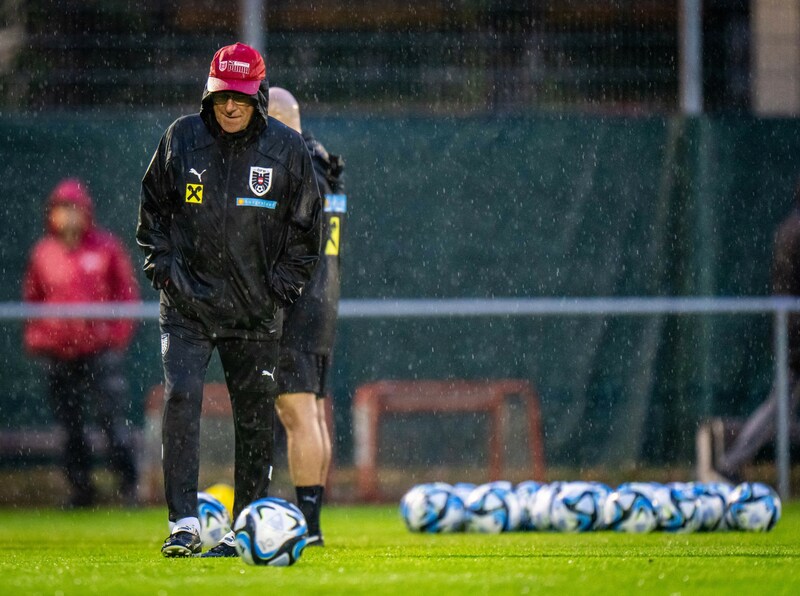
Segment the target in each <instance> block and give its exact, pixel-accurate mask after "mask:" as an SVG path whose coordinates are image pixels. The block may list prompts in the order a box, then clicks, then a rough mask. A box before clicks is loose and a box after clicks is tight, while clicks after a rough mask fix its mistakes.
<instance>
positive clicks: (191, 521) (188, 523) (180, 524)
mask: <svg viewBox="0 0 800 596" xmlns="http://www.w3.org/2000/svg"><path fill="white" fill-rule="evenodd" d="M178 530H180V531H182V532H185V531H186V530H189V531H191V532H193V533H195V534H200V520H199V519H197V518H196V517H182V518H181V519H179V520H178V521H176V522H175V525H174V526H172V528H171V529H170V533H174V532H175V531H178Z"/></svg>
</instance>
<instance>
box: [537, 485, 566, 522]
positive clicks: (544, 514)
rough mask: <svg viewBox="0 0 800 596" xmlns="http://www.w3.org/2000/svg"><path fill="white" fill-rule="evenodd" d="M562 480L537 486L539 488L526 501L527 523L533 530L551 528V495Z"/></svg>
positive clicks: (554, 493)
mask: <svg viewBox="0 0 800 596" xmlns="http://www.w3.org/2000/svg"><path fill="white" fill-rule="evenodd" d="M562 484H564V483H563V482H558V481H556V482H551V483H550V484H545V485H543V486H540V487H539V490H537V491H536V493H535V494H534V495H533V497H532V498H531V499H530V500H529V501H528V523H529V524H530V526H531V528H532V529H534V530H539V531H545V530H552V529H553V526H552V525H551V523H550V521H551V520H550V506H551V505H552V504H553V497H554V496H555V495H556V493H557V492H558V489H559V488H560V487H561V485H562Z"/></svg>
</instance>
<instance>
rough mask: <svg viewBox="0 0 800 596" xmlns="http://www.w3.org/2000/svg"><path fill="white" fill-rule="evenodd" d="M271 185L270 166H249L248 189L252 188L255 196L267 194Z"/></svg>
mask: <svg viewBox="0 0 800 596" xmlns="http://www.w3.org/2000/svg"><path fill="white" fill-rule="evenodd" d="M271 186H272V168H259V167H256V166H251V167H250V190H252V191H253V192H254V193H255V194H256V196H257V197H262V196H264V195H265V194H267V191H268V190H269V189H270V187H271Z"/></svg>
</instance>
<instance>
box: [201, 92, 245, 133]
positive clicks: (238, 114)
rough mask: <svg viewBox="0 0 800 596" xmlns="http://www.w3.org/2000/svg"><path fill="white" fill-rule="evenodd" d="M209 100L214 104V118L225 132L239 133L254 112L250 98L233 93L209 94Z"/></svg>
mask: <svg viewBox="0 0 800 596" xmlns="http://www.w3.org/2000/svg"><path fill="white" fill-rule="evenodd" d="M211 99H212V100H213V103H214V116H215V117H216V119H217V122H218V123H219V125H220V127H221V128H222V130H224V131H225V132H227V133H234V132H239V131H240V130H244V129H245V128H247V125H248V124H250V120H251V119H252V118H253V112H255V110H256V104H255V100H254V99H253V98H252V97H248V96H247V95H243V94H241V93H235V92H233V91H218V92H216V93H212V94H211Z"/></svg>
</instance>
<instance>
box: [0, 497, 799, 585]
mask: <svg viewBox="0 0 800 596" xmlns="http://www.w3.org/2000/svg"><path fill="white" fill-rule="evenodd" d="M164 516H165V512H164V510H163V509H162V508H157V509H141V510H134V511H126V510H121V509H101V510H98V511H93V512H86V511H78V512H61V511H55V510H52V509H30V510H28V509H0V536H1V537H2V540H0V593H2V594H64V595H69V594H111V593H113V594H154V595H161V596H167V595H170V594H178V595H187V594H191V595H192V596H195V595H201V594H215V595H216V596H220V595H223V594H239V593H241V594H256V593H257V594H417V595H423V594H432V593H434V594H437V595H441V594H464V593H469V594H476V593H479V594H526V593H539V592H547V593H557V594H561V593H564V594H609V593H622V594H627V593H633V592H640V593H648V594H651V593H652V594H679V593H681V594H732V593H745V594H748V593H760V594H797V593H800V503H791V504H788V505H785V507H784V516H783V519H782V520H781V521H780V522H779V523H778V525H777V526H776V527H775V529H774V530H773V531H771V532H769V533H765V534H749V533H748V534H745V533H740V532H727V533H712V534H691V535H670V534H660V533H659V534H650V535H636V536H633V535H622V534H615V533H610V532H596V533H591V534H581V535H565V534H555V533H509V534H503V535H499V536H489V535H475V534H451V535H420V534H411V533H409V532H408V531H406V529H405V528H404V526H403V524H402V522H401V521H400V519H399V516H398V514H397V508H396V507H391V506H390V507H366V506H361V507H344V506H339V507H329V508H327V509H326V510H325V513H324V520H323V521H324V528H325V532H326V543H327V544H326V546H325V548H316V549H308V550H306V551H305V552H304V553H303V556H302V558H301V559H300V561H299V562H298V563H297V564H296V565H294V566H293V567H290V568H284V569H279V568H260V567H249V566H247V565H245V564H244V563H242V562H241V561H240V560H238V559H225V560H207V559H182V560H181V559H164V558H162V557H161V555H160V554H159V548H160V545H161V542H162V540H163V539H164V537H165V535H166V522H165V517H164Z"/></svg>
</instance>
